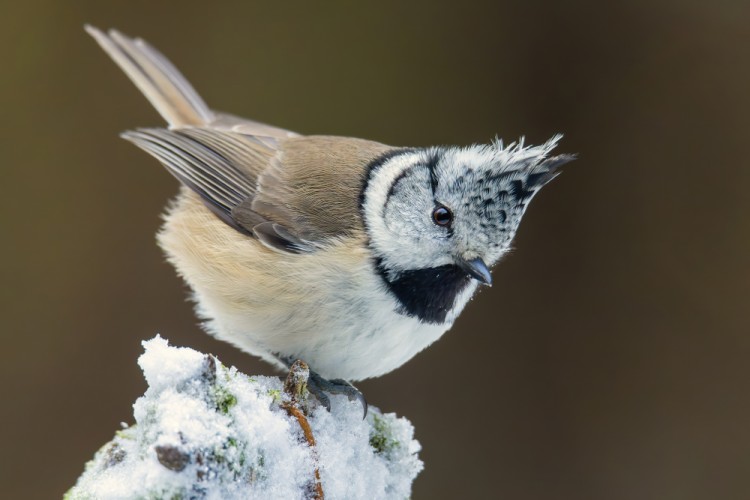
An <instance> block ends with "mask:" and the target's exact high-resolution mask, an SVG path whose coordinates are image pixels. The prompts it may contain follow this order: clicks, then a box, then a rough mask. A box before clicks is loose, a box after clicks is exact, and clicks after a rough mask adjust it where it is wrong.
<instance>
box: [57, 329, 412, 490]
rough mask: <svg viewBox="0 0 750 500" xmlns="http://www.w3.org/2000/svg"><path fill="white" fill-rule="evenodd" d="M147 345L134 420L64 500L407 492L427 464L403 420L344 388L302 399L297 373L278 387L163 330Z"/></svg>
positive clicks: (271, 379) (101, 452) (301, 383)
mask: <svg viewBox="0 0 750 500" xmlns="http://www.w3.org/2000/svg"><path fill="white" fill-rule="evenodd" d="M143 345H144V347H145V350H146V351H145V353H144V354H143V355H142V356H141V357H140V358H139V360H138V363H139V365H140V366H141V368H142V369H143V373H144V375H145V377H146V381H147V382H148V385H149V388H148V390H147V391H146V394H145V395H144V396H142V397H140V398H139V399H138V400H137V401H136V402H135V404H134V405H133V409H134V412H133V414H134V417H135V423H134V424H133V425H130V426H126V425H124V424H123V425H124V428H123V429H122V430H120V431H118V432H117V433H116V435H115V437H114V439H112V441H110V442H109V443H107V444H105V445H104V446H103V447H102V448H101V449H100V450H99V451H98V452H97V453H96V455H95V456H94V458H93V460H91V461H90V462H89V463H88V464H87V465H86V469H85V471H84V473H83V474H82V475H81V477H80V478H79V479H78V482H77V484H76V485H75V486H74V487H73V488H72V489H71V490H70V491H69V492H68V493H67V494H66V500H72V499H88V498H96V499H100V498H102V499H105V498H169V499H174V498H184V499H188V498H221V499H231V498H264V499H265V498H284V499H292V498H320V497H321V496H323V495H324V496H325V497H326V498H328V499H336V498H346V499H356V498H367V499H372V498H408V497H409V496H410V492H411V485H412V482H413V481H414V478H415V477H416V476H417V474H418V473H419V472H420V470H422V462H421V461H420V460H419V458H418V456H417V453H418V452H419V449H420V445H419V443H418V442H417V441H416V440H414V438H413V431H414V429H413V427H412V425H411V423H409V421H408V420H406V419H405V418H398V417H396V416H395V415H394V414H382V413H381V412H380V411H379V410H378V409H377V408H373V407H370V410H369V413H368V416H367V418H366V419H365V420H363V419H362V407H361V405H360V403H359V402H356V401H355V402H350V401H348V400H347V399H346V398H345V397H334V398H333V408H332V411H331V412H330V413H329V412H328V411H326V410H325V408H323V407H321V406H319V405H317V404H316V402H315V401H314V399H312V398H311V397H310V398H306V397H305V391H304V382H305V381H306V376H305V373H304V372H303V374H302V377H301V378H300V377H299V373H297V377H298V378H297V379H296V380H291V377H290V380H289V381H288V382H287V384H286V390H285V386H284V384H283V383H282V381H281V380H280V379H278V378H275V377H260V376H259V377H249V376H247V375H244V374H242V373H240V372H238V371H237V370H236V369H235V368H227V367H225V366H224V365H222V364H221V363H220V362H219V361H218V360H217V359H216V358H215V357H213V356H210V355H205V354H202V353H199V352H197V351H194V350H192V349H188V348H177V347H171V346H169V345H168V343H167V341H166V340H164V339H162V338H161V337H158V336H157V337H156V338H154V339H152V340H149V341H147V342H144V343H143ZM292 389H294V390H297V391H300V390H301V393H302V395H301V396H299V395H295V394H292V393H293V390H292Z"/></svg>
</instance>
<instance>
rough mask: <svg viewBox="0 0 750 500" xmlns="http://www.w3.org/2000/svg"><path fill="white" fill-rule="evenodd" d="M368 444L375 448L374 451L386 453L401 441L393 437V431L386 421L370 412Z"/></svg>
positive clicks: (399, 444)
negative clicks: (370, 423)
mask: <svg viewBox="0 0 750 500" xmlns="http://www.w3.org/2000/svg"><path fill="white" fill-rule="evenodd" d="M370 446H371V447H372V449H373V450H375V453H388V452H390V451H392V450H393V449H395V448H398V447H399V446H401V443H399V442H398V440H396V439H394V438H393V433H392V432H391V428H390V426H389V425H388V422H386V420H385V419H384V418H383V417H381V416H380V415H377V414H372V431H371V432H370Z"/></svg>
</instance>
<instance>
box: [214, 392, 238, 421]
mask: <svg viewBox="0 0 750 500" xmlns="http://www.w3.org/2000/svg"><path fill="white" fill-rule="evenodd" d="M214 399H215V401H216V409H217V410H218V411H219V412H221V413H222V414H224V415H226V414H228V413H229V410H230V409H231V408H232V407H233V406H234V405H236V404H237V396H235V395H234V394H232V393H231V392H229V390H228V389H227V388H226V387H221V386H217V387H216V388H215V389H214Z"/></svg>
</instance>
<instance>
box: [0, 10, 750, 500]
mask: <svg viewBox="0 0 750 500" xmlns="http://www.w3.org/2000/svg"><path fill="white" fill-rule="evenodd" d="M404 4H405V2H393V3H383V2H378V3H373V4H371V5H370V6H368V7H365V6H364V5H356V6H352V5H351V4H350V3H345V2H338V3H327V2H326V3H323V2H299V3H297V4H290V3H289V2H283V3H282V2H255V1H249V0H248V1H243V2H236V3H227V2H204V1H183V2H179V3H178V2H152V1H129V2H97V1H93V0H92V1H85V2H84V1H80V2H59V1H52V0H47V1H38V2H26V3H20V2H17V3H16V4H15V5H14V6H13V7H12V8H11V6H10V5H9V4H7V3H6V5H5V6H4V7H5V8H4V9H2V10H3V14H2V16H0V19H2V20H1V21H0V37H2V44H0V60H1V61H2V65H3V70H2V72H0V110H1V113H2V114H1V115H0V119H1V120H2V124H3V125H2V134H0V153H2V158H3V160H2V167H0V168H2V179H3V182H2V193H3V194H2V197H0V207H1V209H0V231H1V234H2V238H3V244H2V246H1V247H0V257H1V258H0V273H1V274H0V279H1V280H2V283H3V286H2V287H1V288H0V294H2V295H1V296H0V299H1V300H0V304H2V311H1V312H2V316H1V317H2V329H1V330H0V334H1V335H2V345H3V349H2V357H1V358H0V361H1V362H0V374H1V376H2V380H3V384H2V393H0V398H2V399H1V400H0V401H1V402H0V418H1V419H2V425H1V426H0V429H2V431H1V432H2V436H0V443H2V448H3V452H2V453H1V454H0V484H2V490H3V493H2V496H3V497H4V498H56V497H58V498H59V497H60V496H61V495H62V493H63V492H64V491H65V490H66V489H67V488H69V487H70V486H72V485H73V483H74V482H75V480H76V478H77V476H78V475H79V474H80V473H81V471H82V470H83V466H84V463H85V462H86V460H88V459H89V458H91V457H92V456H93V453H94V452H95V451H96V450H97V449H98V447H99V446H100V445H102V444H103V443H105V442H106V441H107V440H109V439H110V438H111V437H112V435H113V433H114V431H115V430H116V429H117V428H118V424H119V422H120V421H128V422H130V421H132V413H131V404H132V402H133V401H134V400H135V398H136V397H138V396H139V395H140V394H141V393H142V391H143V390H144V389H145V383H144V382H143V379H142V376H141V374H140V371H139V369H138V367H137V365H136V362H135V361H136V358H137V356H138V355H139V354H140V352H141V346H140V341H141V340H143V339H147V338H150V337H152V336H153V335H154V334H155V333H157V332H160V333H161V334H162V335H163V336H165V337H167V338H168V339H169V340H170V341H171V342H172V343H174V344H177V345H187V346H191V347H194V348H196V349H201V350H205V351H209V352H213V353H215V354H217V355H219V356H220V357H221V358H222V359H223V360H224V361H225V362H227V363H229V364H234V365H236V366H238V367H239V368H240V369H242V370H244V371H246V372H250V373H266V374H270V373H272V372H271V370H270V369H269V367H267V366H265V365H263V364H261V363H260V362H258V361H257V360H255V359H253V358H251V357H250V356H248V355H245V354H243V353H241V352H239V351H236V350H235V349H234V348H232V347H230V346H228V345H224V344H222V343H220V342H218V341H216V340H214V339H212V338H210V337H209V336H207V335H206V334H204V333H202V332H201V330H200V329H199V328H198V326H197V325H196V320H195V318H194V316H193V313H192V310H191V306H190V305H189V304H188V303H187V302H186V300H185V298H186V290H185V287H184V286H183V284H182V283H181V282H180V281H179V279H178V278H177V277H176V276H175V273H174V272H173V270H172V269H171V267H170V266H168V265H167V264H166V263H165V262H164V259H163V257H162V254H161V253H160V251H159V250H158V249H157V247H156V245H155V242H154V233H155V231H156V229H157V227H158V226H159V214H160V212H161V210H162V207H163V206H164V205H165V203H166V202H167V200H168V199H169V198H170V197H171V196H172V195H173V194H174V193H175V192H176V189H177V184H176V182H175V181H174V180H173V179H172V178H171V177H170V176H169V175H168V174H167V173H166V172H164V171H163V169H162V168H161V167H160V166H159V165H158V164H157V163H156V162H155V161H154V160H153V159H152V158H149V157H147V156H146V155H145V154H144V153H142V152H141V151H139V150H137V149H136V148H135V147H133V146H132V145H130V144H127V143H126V142H125V141H122V140H120V139H119V138H118V137H117V134H118V133H119V132H120V131H122V130H125V129H127V128H133V127H137V126H150V125H158V124H160V123H161V121H160V119H159V117H158V116H157V114H156V112H154V111H153V110H152V109H151V107H150V106H149V105H148V103H147V102H146V101H145V99H144V98H143V97H141V95H140V94H139V93H138V92H137V91H136V89H135V88H134V87H133V85H132V84H131V83H130V82H129V81H128V80H127V79H126V78H125V77H124V76H123V75H122V74H121V73H120V70H119V69H117V68H116V67H115V65H114V64H113V63H112V62H111V61H110V60H109V59H108V58H107V57H106V56H105V55H104V53H103V52H102V51H101V50H100V49H99V48H98V47H97V46H96V44H95V43H94V42H93V40H91V39H90V38H89V37H88V36H87V35H86V34H85V33H84V32H83V29H82V25H83V23H85V22H88V23H92V24H95V25H97V26H99V27H101V28H109V27H117V28H118V29H120V30H122V31H123V32H125V33H128V34H132V35H138V36H142V37H144V38H146V39H148V40H149V41H151V42H152V43H153V44H154V45H155V46H156V47H158V48H160V49H161V50H162V51H164V52H165V53H166V54H167V55H168V56H169V57H170V58H172V59H173V61H174V62H175V63H176V65H177V66H178V67H180V68H181V69H182V70H183V71H184V72H185V74H186V75H187V76H188V78H189V79H190V80H191V81H192V82H193V83H194V84H195V86H196V87H197V89H198V90H199V91H200V92H201V94H202V95H203V96H204V97H205V98H206V100H207V101H208V102H209V104H211V105H212V106H213V107H215V108H217V109H222V110H226V111H231V112H233V113H236V114H239V115H245V116H248V117H252V118H255V119H258V120H262V121H267V122H269V123H272V124H276V125H280V126H283V127H287V128H290V129H292V130H297V131H300V132H303V133H329V134H339V135H350V136H359V137H365V138H370V139H375V140H379V141H382V142H386V143H391V144H395V145H413V146H419V145H429V144H433V143H438V144H467V143H472V142H483V141H487V140H489V139H490V138H492V137H494V136H495V134H498V135H499V136H500V137H503V138H505V139H506V140H512V139H514V138H517V137H519V136H520V135H525V136H526V137H527V140H528V141H529V142H532V143H539V142H541V141H543V140H545V139H547V138H548V137H549V136H550V135H552V134H553V133H555V132H563V133H565V134H566V137H565V139H564V141H563V143H562V145H561V147H560V151H563V152H578V153H579V154H580V159H579V160H578V161H577V162H575V163H573V164H571V165H569V166H568V167H566V168H565V172H564V174H563V175H562V176H561V177H560V178H559V179H557V180H556V181H555V182H554V183H553V184H552V185H550V186H549V187H547V188H546V189H545V190H544V191H543V192H542V194H541V195H540V196H539V197H538V198H536V200H535V201H534V203H533V204H532V206H531V209H530V211H529V212H528V214H527V216H526V218H525V220H524V223H523V224H522V226H521V230H520V233H519V235H518V238H517V240H516V251H515V252H514V253H513V254H512V255H511V256H509V257H508V258H507V259H506V260H505V261H503V262H502V263H501V264H500V265H499V266H498V267H497V268H496V269H495V273H494V278H495V283H496V285H495V286H494V287H493V288H492V289H490V290H485V291H483V292H482V293H481V294H480V295H479V297H478V298H477V299H476V300H475V301H474V302H473V303H472V304H471V305H470V306H469V308H468V310H467V311H466V312H465V313H464V315H463V316H462V317H461V319H460V320H459V321H458V323H457V325H456V326H455V328H454V329H453V330H451V331H450V332H449V333H448V334H447V335H446V336H445V337H444V338H443V339H442V340H441V341H439V342H438V343H436V344H435V345H434V346H432V347H431V348H429V349H428V350H427V351H425V352H424V353H422V354H420V355H419V356H417V357H416V358H415V359H414V360H413V361H412V362H410V363H408V364H407V365H406V366H404V367H403V368H401V369H399V370H397V371H396V372H394V373H391V374H389V375H387V376H385V377H382V378H380V379H376V380H372V381H367V382H365V383H362V384H361V386H360V387H361V389H363V390H364V392H365V394H367V396H368V399H369V400H370V401H371V402H372V403H373V404H375V405H377V406H379V407H381V408H382V409H383V410H386V411H395V412H397V413H399V414H400V415H405V416H407V417H408V418H410V419H411V420H412V421H413V423H414V424H415V427H416V434H417V437H418V438H419V440H420V441H421V442H422V445H423V448H424V450H423V452H422V458H423V459H424V461H425V463H426V469H425V471H424V472H423V473H422V475H421V476H420V477H419V478H418V480H417V482H416V484H415V489H414V498H416V499H422V498H459V497H461V498H508V499H521V500H525V499H608V500H619V499H623V500H625V499H635V498H637V499H660V500H663V499H734V498H736V499H746V498H750V363H748V360H749V359H750V331H748V330H749V328H748V326H749V325H750V320H749V319H748V297H749V296H750V267H749V266H748V264H749V263H750V260H749V259H748V257H749V256H750V224H749V223H748V215H749V214H750V199H749V198H748V196H747V192H748V185H749V184H750V166H749V165H748V152H747V141H748V139H749V138H750V5H749V4H748V3H747V2H740V1H737V2H733V1H723V2H705V1H704V2H692V1H677V0H675V1H646V0H639V1H633V2H606V3H605V2H596V1H572V2H558V1H553V0H549V1H538V0H536V1H535V0H517V1H503V2H487V3H474V2H450V3H449V2H438V1H433V2H429V3H427V2H425V3H423V4H421V5H417V4H416V3H413V4H410V5H408V6H407V5H404Z"/></svg>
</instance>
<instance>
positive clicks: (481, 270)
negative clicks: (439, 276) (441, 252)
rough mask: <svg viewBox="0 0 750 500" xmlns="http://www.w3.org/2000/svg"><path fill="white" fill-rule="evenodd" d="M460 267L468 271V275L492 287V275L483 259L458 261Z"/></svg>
mask: <svg viewBox="0 0 750 500" xmlns="http://www.w3.org/2000/svg"><path fill="white" fill-rule="evenodd" d="M456 263H457V264H458V266H459V267H460V268H461V269H463V270H464V271H466V274H468V275H469V276H471V277H472V278H474V279H475V280H477V281H479V282H480V283H484V284H485V285H492V275H491V274H490V270H489V269H487V264H485V263H484V261H483V260H482V259H479V258H477V259H471V260H464V259H461V258H459V259H456Z"/></svg>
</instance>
